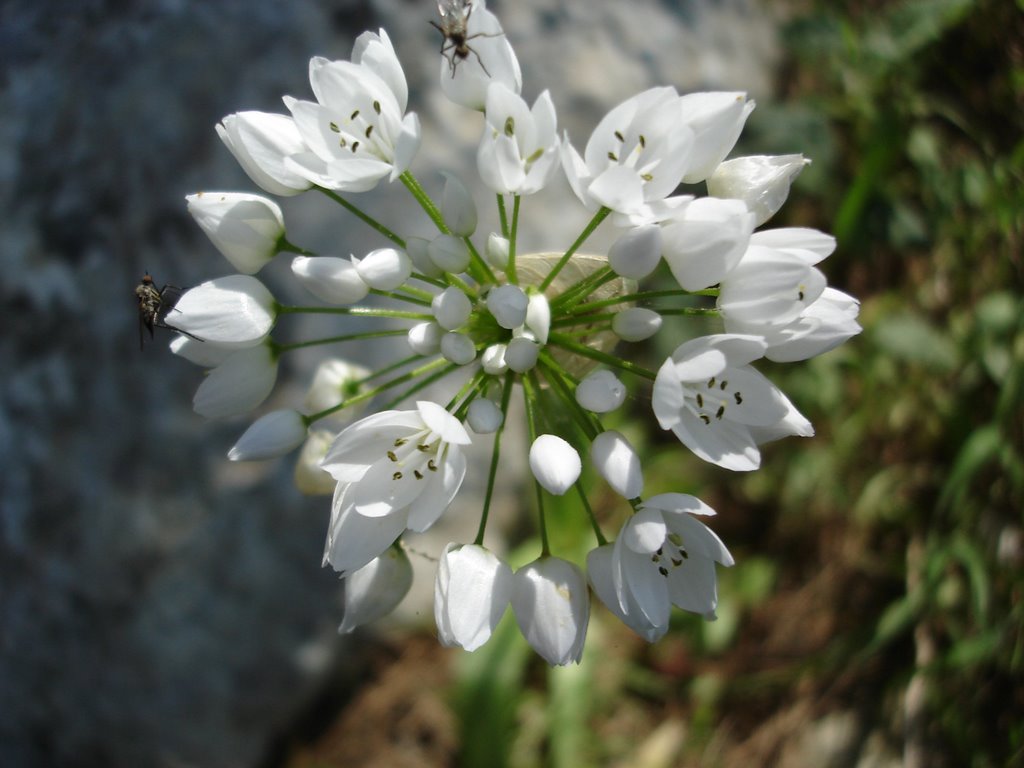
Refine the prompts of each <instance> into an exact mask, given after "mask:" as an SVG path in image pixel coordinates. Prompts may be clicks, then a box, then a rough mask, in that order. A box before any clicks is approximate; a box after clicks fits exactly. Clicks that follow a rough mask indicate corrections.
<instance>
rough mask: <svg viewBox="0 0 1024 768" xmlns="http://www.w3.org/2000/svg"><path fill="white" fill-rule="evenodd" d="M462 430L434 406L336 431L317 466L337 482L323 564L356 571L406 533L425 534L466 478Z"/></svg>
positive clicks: (378, 415) (420, 404) (424, 404)
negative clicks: (406, 531) (408, 530)
mask: <svg viewBox="0 0 1024 768" xmlns="http://www.w3.org/2000/svg"><path fill="white" fill-rule="evenodd" d="M469 442H470V438H469V434H468V433H467V432H466V429H465V427H463V426H462V424H461V423H460V422H459V420H458V419H456V418H455V417H454V416H452V415H451V414H450V413H448V412H447V411H446V410H445V409H444V408H442V407H441V406H440V405H437V404H436V403H432V402H429V401H425V400H421V401H419V402H417V403H416V410H414V411H382V412H380V413H376V414H373V415H372V416H367V417H365V418H363V419H360V420H359V421H357V422H355V423H354V424H352V425H351V426H349V427H347V428H346V429H344V430H342V431H341V433H340V434H339V435H338V437H337V439H336V440H335V441H334V444H333V445H332V446H331V449H330V450H329V451H328V452H327V455H326V456H325V457H324V460H323V462H322V464H321V466H322V467H323V468H324V469H325V470H326V471H327V472H329V473H330V474H331V476H332V477H334V479H335V480H337V481H338V490H337V491H336V492H335V496H334V504H333V510H332V513H331V526H330V533H329V534H328V539H327V551H326V554H325V559H326V561H327V562H329V563H330V564H331V565H332V566H333V567H334V569H335V570H338V571H342V572H348V571H352V570H355V569H357V568H361V567H362V566H363V565H365V564H366V563H368V562H369V561H370V560H371V559H373V558H374V557H376V556H377V555H379V554H380V553H381V552H383V551H384V549H385V548H386V547H388V546H390V544H391V543H392V542H393V541H394V540H395V539H396V538H397V537H398V536H399V535H400V534H401V533H402V532H403V531H404V530H405V529H406V528H408V529H410V530H413V531H417V532H422V531H425V530H427V529H428V528H429V527H430V526H432V525H433V524H434V523H435V522H436V521H437V519H438V517H440V516H441V513H443V512H444V510H445V509H447V508H448V505H449V504H450V503H451V500H452V499H453V498H454V497H455V494H456V493H457V492H458V490H459V487H460V486H461V485H462V480H463V478H464V477H465V475H466V457H465V455H464V454H463V453H462V450H461V448H460V446H463V445H468V444H469Z"/></svg>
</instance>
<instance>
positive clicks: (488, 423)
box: [466, 397, 504, 435]
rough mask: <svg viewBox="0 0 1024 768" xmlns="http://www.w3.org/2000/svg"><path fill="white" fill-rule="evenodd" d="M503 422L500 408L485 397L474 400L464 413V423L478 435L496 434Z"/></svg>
mask: <svg viewBox="0 0 1024 768" xmlns="http://www.w3.org/2000/svg"><path fill="white" fill-rule="evenodd" d="M503 420H504V417H503V416H502V415H501V408H499V407H498V406H497V405H496V404H495V403H494V402H493V401H492V400H488V399H487V398H485V397H478V398H476V400H474V401H473V402H472V403H470V404H469V410H467V411H466V421H467V423H468V424H469V426H470V428H471V429H472V430H473V431H474V432H476V433H477V434H478V435H488V434H491V433H492V432H496V431H497V430H498V427H500V426H501V423H502V421H503Z"/></svg>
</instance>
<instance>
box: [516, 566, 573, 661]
mask: <svg viewBox="0 0 1024 768" xmlns="http://www.w3.org/2000/svg"><path fill="white" fill-rule="evenodd" d="M512 611H513V613H515V617H516V623H517V624H518V625H519V630H520V631H521V632H522V633H523V637H525V638H526V641H527V642H528V643H529V644H530V645H531V646H532V647H533V649H534V650H535V651H536V652H537V653H538V654H540V655H541V657H543V658H544V660H545V661H547V662H548V664H551V665H553V666H554V665H559V666H564V665H566V664H569V663H570V662H577V663H578V662H579V660H580V658H581V657H582V656H583V643H584V641H585V640H586V636H587V623H588V622H589V620H590V600H589V595H588V593H587V583H586V580H585V579H584V578H583V573H582V572H581V571H580V569H579V568H577V567H576V566H575V565H573V564H572V563H570V562H567V561H566V560H561V559H559V558H557V557H547V558H543V559H540V560H535V561H534V562H533V563H530V564H529V565H527V566H524V567H523V568H520V569H519V570H518V571H516V573H515V575H514V576H513V587H512Z"/></svg>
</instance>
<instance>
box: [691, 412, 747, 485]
mask: <svg viewBox="0 0 1024 768" xmlns="http://www.w3.org/2000/svg"><path fill="white" fill-rule="evenodd" d="M672 431H673V432H674V433H675V435H676V437H678V438H679V440H680V441H681V442H682V443H683V445H685V446H686V447H687V448H689V449H690V450H691V451H693V452H694V453H695V454H696V455H697V456H699V457H700V458H702V459H704V461H709V462H711V463H712V464H717V465H718V466H720V467H723V468H724V469H731V470H733V471H734V472H750V471H753V470H755V469H757V468H758V467H759V466H761V452H760V451H759V450H758V449H757V444H756V441H755V440H754V437H753V435H751V433H750V428H749V427H747V426H745V425H743V424H737V423H736V422H734V421H729V420H728V419H722V420H720V421H719V420H716V419H713V418H712V419H710V420H709V422H707V423H705V422H703V421H701V420H700V419H698V418H697V417H696V416H694V415H693V414H692V413H690V412H689V411H686V410H684V411H683V412H682V413H681V414H680V420H679V421H678V422H677V423H676V424H674V425H673V426H672Z"/></svg>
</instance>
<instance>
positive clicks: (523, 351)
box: [505, 336, 540, 373]
mask: <svg viewBox="0 0 1024 768" xmlns="http://www.w3.org/2000/svg"><path fill="white" fill-rule="evenodd" d="M539 354H540V346H539V345H538V344H537V343H536V342H534V341H532V340H531V339H530V338H529V337H527V336H520V337H518V338H515V339H512V341H510V342H509V343H508V346H507V347H506V348H505V364H506V365H508V367H509V368H511V369H512V370H513V371H515V372H516V373H526V372H527V371H528V370H530V369H531V368H533V366H535V365H536V364H537V356H538V355H539Z"/></svg>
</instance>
